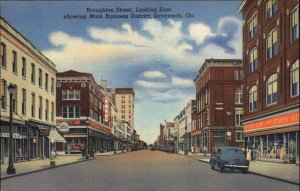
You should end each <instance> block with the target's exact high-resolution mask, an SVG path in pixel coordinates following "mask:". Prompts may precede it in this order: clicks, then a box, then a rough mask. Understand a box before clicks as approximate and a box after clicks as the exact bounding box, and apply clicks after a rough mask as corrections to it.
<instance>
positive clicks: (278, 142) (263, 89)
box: [238, 0, 300, 161]
mask: <svg viewBox="0 0 300 191" xmlns="http://www.w3.org/2000/svg"><path fill="white" fill-rule="evenodd" d="M238 11H239V12H240V13H241V14H242V16H243V36H244V38H243V62H244V73H245V74H246V75H245V79H244V82H243V91H244V100H245V104H244V119H243V126H244V131H245V137H246V141H247V145H248V146H249V147H255V148H256V149H257V150H258V152H257V157H259V158H261V159H263V158H272V159H277V160H289V161H295V160H296V158H298V160H299V150H300V147H299V20H298V18H299V1H297V0H290V1H279V0H266V1H246V0H244V1H243V2H242V3H241V5H240V7H239V10H238Z"/></svg>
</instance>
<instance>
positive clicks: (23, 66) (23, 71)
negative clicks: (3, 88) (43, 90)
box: [22, 57, 26, 78]
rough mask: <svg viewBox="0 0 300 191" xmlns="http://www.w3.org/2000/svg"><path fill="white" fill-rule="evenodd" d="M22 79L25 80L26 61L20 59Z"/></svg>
mask: <svg viewBox="0 0 300 191" xmlns="http://www.w3.org/2000/svg"><path fill="white" fill-rule="evenodd" d="M22 77H23V78H26V59H25V58H24V57H22Z"/></svg>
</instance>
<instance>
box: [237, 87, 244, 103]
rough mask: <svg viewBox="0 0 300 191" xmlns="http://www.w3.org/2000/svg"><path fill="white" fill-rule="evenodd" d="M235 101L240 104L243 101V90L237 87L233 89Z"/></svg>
mask: <svg viewBox="0 0 300 191" xmlns="http://www.w3.org/2000/svg"><path fill="white" fill-rule="evenodd" d="M235 103H236V104H242V103H243V90H242V88H239V89H237V90H236V91H235Z"/></svg>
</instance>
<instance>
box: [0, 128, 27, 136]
mask: <svg viewBox="0 0 300 191" xmlns="http://www.w3.org/2000/svg"><path fill="white" fill-rule="evenodd" d="M9 128H10V127H8V126H2V127H1V128H0V137H3V138H8V137H10V136H9ZM13 138H14V139H22V136H21V135H20V134H19V133H18V132H17V131H16V128H15V127H13Z"/></svg>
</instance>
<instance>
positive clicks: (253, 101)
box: [249, 85, 257, 112]
mask: <svg viewBox="0 0 300 191" xmlns="http://www.w3.org/2000/svg"><path fill="white" fill-rule="evenodd" d="M256 109H257V86H256V85H255V86H252V87H251V88H250V90H249V111H250V112H252V111H255V110H256Z"/></svg>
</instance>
